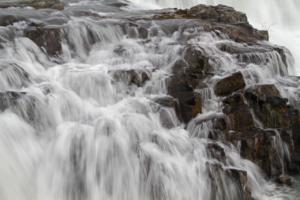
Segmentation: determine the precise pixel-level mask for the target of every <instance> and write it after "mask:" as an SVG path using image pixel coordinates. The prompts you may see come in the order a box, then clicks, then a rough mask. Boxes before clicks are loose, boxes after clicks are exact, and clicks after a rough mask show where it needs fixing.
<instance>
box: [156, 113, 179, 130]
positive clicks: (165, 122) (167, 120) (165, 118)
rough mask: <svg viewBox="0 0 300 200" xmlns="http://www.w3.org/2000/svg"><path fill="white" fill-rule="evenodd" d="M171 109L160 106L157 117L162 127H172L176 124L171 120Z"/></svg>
mask: <svg viewBox="0 0 300 200" xmlns="http://www.w3.org/2000/svg"><path fill="white" fill-rule="evenodd" d="M171 112H172V110H171V109H168V108H161V109H160V110H159V117H160V121H161V124H162V126H163V127H165V128H167V129H171V128H174V127H175V126H176V122H175V121H174V120H173V116H172V113H171Z"/></svg>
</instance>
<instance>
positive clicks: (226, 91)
mask: <svg viewBox="0 0 300 200" xmlns="http://www.w3.org/2000/svg"><path fill="white" fill-rule="evenodd" d="M245 86H246V83H245V80H244V77H243V74H242V73H241V72H237V73H234V74H232V75H230V76H228V77H226V78H223V79H222V80H220V81H218V82H217V83H216V85H215V87H214V91H215V94H216V95H217V96H228V95H230V94H232V93H233V92H236V91H238V90H241V89H243V88H245Z"/></svg>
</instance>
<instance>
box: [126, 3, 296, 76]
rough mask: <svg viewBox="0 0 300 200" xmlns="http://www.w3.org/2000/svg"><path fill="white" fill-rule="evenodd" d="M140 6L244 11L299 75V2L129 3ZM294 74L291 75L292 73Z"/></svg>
mask: <svg viewBox="0 0 300 200" xmlns="http://www.w3.org/2000/svg"><path fill="white" fill-rule="evenodd" d="M131 2H134V3H135V4H137V5H140V6H150V7H152V8H159V7H171V8H173V7H177V8H189V7H191V6H194V5H196V4H199V3H201V4H209V5H217V4H223V5H228V6H232V7H234V8H235V9H237V10H240V11H242V12H245V13H246V14H247V16H248V19H249V21H250V23H251V24H252V25H254V26H255V27H257V28H259V29H264V30H268V31H269V34H270V41H271V42H273V43H275V44H278V45H282V46H285V47H287V48H288V49H289V50H290V51H291V52H292V54H293V56H294V58H295V71H296V74H297V75H300V21H299V19H300V12H299V10H300V2H299V1H298V0H131ZM292 75H295V74H292Z"/></svg>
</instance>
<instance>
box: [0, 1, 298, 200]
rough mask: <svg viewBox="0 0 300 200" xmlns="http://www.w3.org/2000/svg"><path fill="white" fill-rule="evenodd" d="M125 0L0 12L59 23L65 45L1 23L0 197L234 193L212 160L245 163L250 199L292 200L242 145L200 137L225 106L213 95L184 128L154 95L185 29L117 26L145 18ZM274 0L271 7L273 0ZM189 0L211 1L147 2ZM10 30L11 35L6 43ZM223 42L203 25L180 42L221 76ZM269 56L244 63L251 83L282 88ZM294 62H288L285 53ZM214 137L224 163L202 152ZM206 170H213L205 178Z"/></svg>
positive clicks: (119, 199)
mask: <svg viewBox="0 0 300 200" xmlns="http://www.w3.org/2000/svg"><path fill="white" fill-rule="evenodd" d="M273 1H274V0H273ZM132 2H134V4H133V5H130V6H129V7H127V8H126V9H124V10H120V9H118V8H115V7H111V6H109V5H107V4H105V6H103V4H102V3H101V2H98V1H81V2H78V1H73V2H69V5H68V9H67V10H66V11H57V12H53V13H49V12H48V11H37V10H32V9H31V8H22V9H21V8H9V9H8V10H6V11H4V10H3V13H4V12H8V13H11V12H13V13H16V14H18V15H21V16H27V17H28V16H30V18H32V19H33V21H35V23H37V24H38V23H45V24H47V25H48V26H50V27H51V28H53V27H55V28H57V27H58V28H60V29H62V30H63V31H62V32H63V34H62V35H61V38H62V40H61V41H62V43H63V48H62V56H61V57H59V58H52V57H51V56H49V55H47V54H46V53H45V51H42V50H41V49H40V48H38V46H37V45H36V44H35V43H34V42H33V41H31V40H30V39H29V38H27V37H24V30H25V29H26V28H28V27H30V24H27V23H26V22H18V23H15V24H14V25H12V26H9V27H0V41H1V48H0V69H1V70H0V89H1V92H0V97H1V98H2V99H5V101H3V102H1V105H0V108H1V110H2V112H1V113H0V160H1V164H0V199H1V200H208V199H212V200H240V199H242V198H243V194H242V190H243V189H244V188H242V186H241V185H239V184H238V183H237V182H236V181H235V180H234V179H232V178H231V177H229V176H227V175H226V173H225V172H224V171H222V170H219V169H218V165H221V166H222V167H224V168H225V169H226V170H228V171H230V172H231V171H232V172H235V170H242V171H245V172H246V173H247V177H248V184H249V187H251V189H252V195H253V197H254V198H255V199H259V200H285V199H289V200H295V199H297V198H298V197H299V196H298V197H297V196H296V195H297V194H296V191H294V190H293V189H291V188H289V187H284V186H281V187H279V186H278V185H276V184H275V183H273V182H272V181H269V180H267V179H266V178H265V177H264V175H263V173H262V172H261V170H260V169H259V168H258V167H257V166H256V165H255V164H254V163H252V162H250V161H249V160H245V159H243V158H242V157H241V156H240V154H239V149H237V148H235V147H234V146H233V145H230V144H224V143H222V142H219V141H217V142H216V141H212V140H210V139H208V131H209V129H210V128H211V123H210V119H211V118H212V117H214V116H220V111H221V108H220V107H219V99H218V98H217V97H216V96H215V95H214V94H213V93H212V91H210V90H209V89H208V90H205V91H199V93H202V94H203V101H204V102H205V104H204V114H202V115H199V116H198V117H196V118H195V119H194V120H192V121H191V122H190V124H189V125H188V126H187V128H186V127H185V126H184V124H182V123H181V122H180V121H179V119H178V118H177V116H176V113H175V110H174V109H173V108H170V107H166V106H161V105H160V104H159V103H157V99H163V98H166V95H167V88H166V80H167V78H168V77H169V76H170V75H171V66H172V65H173V64H174V61H175V60H177V59H178V58H180V51H181V50H182V48H183V46H182V45H181V43H180V40H181V38H180V37H181V36H182V37H184V36H187V35H188V34H190V32H189V31H190V30H187V31H186V32H183V33H179V31H176V32H175V33H174V34H171V35H168V34H166V33H164V30H162V29H161V28H160V25H159V24H156V23H152V22H149V23H148V24H147V26H148V30H149V34H150V35H151V36H152V37H149V38H147V40H146V39H145V40H142V39H140V38H139V37H137V36H136V35H138V33H137V30H136V29H134V28H132V27H125V28H124V24H125V26H126V25H128V24H130V23H125V18H126V17H128V16H137V15H142V14H143V12H140V11H139V9H138V8H141V7H143V6H144V5H142V4H143V3H144V2H142V1H136V0H132ZM222 2H223V3H226V2H225V1H222ZM235 2H237V1H230V2H228V3H229V4H233V5H236V7H237V8H238V9H242V10H244V11H246V12H248V13H249V14H250V17H251V20H255V21H258V23H260V21H259V19H260V18H261V16H258V15H257V16H256V14H254V13H251V9H250V7H248V2H250V1H247V3H246V1H243V2H244V4H246V5H244V4H242V3H235ZM239 2H240V1H239ZM252 2H253V4H251V5H254V4H255V2H256V1H251V3H252ZM259 2H261V1H259ZM265 2H266V5H267V1H265ZM276 2H277V3H278V4H275V5H277V6H279V5H280V4H279V2H280V1H276ZM288 2H292V1H288ZM152 3H153V4H156V2H152ZM195 3H207V2H203V1H191V2H186V1H184V3H183V1H179V0H178V1H175V0H174V1H171V0H166V1H159V2H158V4H159V5H158V4H156V5H153V4H152V5H150V4H151V2H150V3H149V5H147V6H154V7H155V8H157V7H160V6H162V7H187V6H191V5H193V4H195ZM208 3H215V2H208ZM218 3H219V2H218ZM251 5H249V6H251ZM256 6H259V4H256ZM285 6H288V4H286V3H285ZM290 6H291V5H290ZM298 6H299V5H298ZM154 7H152V8H154ZM264 9H265V8H264V7H263V6H259V9H258V11H259V14H263V13H264V14H265V12H263V11H265V10H264ZM287 9H288V8H287ZM78 10H86V11H91V10H92V11H93V12H94V13H95V14H99V15H101V16H110V17H111V18H108V19H106V18H103V19H101V20H100V21H96V20H94V19H93V18H92V17H80V16H79V15H75V14H74V13H76V12H77V11H78ZM256 10H257V9H256ZM278 12H279V13H280V11H278ZM3 13H1V14H3ZM141 13H142V14H141ZM289 14H290V16H287V17H291V18H292V19H294V14H293V12H289ZM295 14H297V13H295ZM275 16H276V17H278V20H279V18H280V20H282V21H280V22H281V23H280V25H279V26H280V27H281V26H283V25H286V21H284V20H287V19H282V17H283V16H284V15H283V14H282V15H275ZM114 17H115V19H114ZM122 17H124V19H120V18H122ZM256 17H257V18H256ZM263 18H265V16H263ZM272 19H273V18H271V19H268V18H266V20H270V21H267V23H268V24H271V23H272ZM142 23H147V22H142ZM282 24H283V25H282ZM291 26H292V24H291ZM274 33H275V34H274V35H273V36H272V37H273V38H275V39H274V41H278V42H279V40H280V39H281V37H278V38H277V36H278V35H276V32H274ZM180 34H182V35H180ZM197 34H198V33H197ZM278 34H280V33H278ZM129 35H130V36H129ZM12 36H14V37H15V38H14V39H13V40H10V37H12ZM292 37H294V35H293V36H292ZM292 37H291V38H290V39H292ZM277 39H278V40H277ZM223 40H224V38H220V37H218V36H216V35H213V34H200V33H199V35H198V36H197V38H196V39H191V40H188V43H190V44H195V43H197V44H200V45H202V46H203V47H205V48H207V49H208V50H209V53H210V54H211V55H215V56H216V57H217V58H216V60H217V61H216V63H215V64H216V66H217V65H218V66H220V67H222V69H224V74H226V73H229V72H231V71H234V70H236V69H239V66H238V63H237V61H236V60H235V59H234V58H233V57H231V56H230V55H227V54H225V53H222V52H220V51H219V50H218V49H217V45H218V43H219V42H220V41H223ZM53 42H54V41H53ZM228 42H230V41H228ZM282 42H283V43H284V44H288V43H286V42H287V41H286V40H283V41H282ZM290 42H291V44H292V45H295V43H294V42H293V41H290ZM291 50H293V49H291ZM295 55H296V54H295ZM256 56H257V57H259V59H260V60H263V59H266V58H262V57H261V55H256ZM288 56H289V55H288V54H287V57H288ZM267 59H271V60H272V61H271V64H266V67H261V66H259V65H255V64H253V65H254V67H252V68H251V69H250V68H246V69H245V70H244V71H243V73H244V74H245V77H248V79H247V84H248V85H251V84H252V83H253V82H258V83H265V82H268V83H276V84H278V85H279V87H280V82H279V80H280V81H281V82H284V80H282V79H281V78H282V77H281V74H284V75H287V74H288V72H287V71H285V70H283V69H281V68H280V67H281V66H283V65H284V64H283V61H282V60H281V59H280V58H279V56H278V53H276V52H271V53H270V55H269V57H268V58H267ZM290 61H291V62H289V63H287V64H288V67H289V68H290V69H291V68H292V67H293V66H292V58H290ZM262 65H264V64H262ZM228 66H231V67H228ZM282 70H283V71H282ZM132 71H134V72H136V73H137V77H138V78H136V79H137V80H136V79H135V80H134V81H135V84H131V82H132V77H130V76H131V74H130V73H129V74H128V72H132ZM144 77H147V78H146V79H147V81H145V80H144V79H145V78H144ZM253 77H256V78H253ZM138 86H140V87H138ZM210 86H211V85H210ZM285 95H286V96H287V97H289V98H290V99H291V101H292V100H293V99H295V98H297V96H294V95H295V94H294V93H293V91H286V94H285ZM163 121H168V124H167V125H165V124H163ZM199 122H201V125H199ZM202 122H204V123H202ZM213 144H217V145H219V146H221V147H222V148H223V149H224V152H225V155H224V162H222V163H221V162H219V161H218V160H217V159H215V158H214V157H213V156H212V155H211V154H210V152H209V151H208V147H209V146H210V145H213ZM274 145H277V147H278V148H280V152H281V153H280V156H281V159H284V158H285V157H288V156H289V155H288V151H285V150H284V145H285V144H284V142H282V141H281V140H280V139H278V138H277V137H275V138H274ZM212 176H213V177H217V178H216V179H215V180H212V178H211V177H212Z"/></svg>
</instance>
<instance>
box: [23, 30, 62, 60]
mask: <svg viewBox="0 0 300 200" xmlns="http://www.w3.org/2000/svg"><path fill="white" fill-rule="evenodd" d="M62 34H63V32H62V30H61V28H49V27H42V26H39V27H30V28H28V29H26V30H25V31H24V35H25V37H28V38H29V39H31V40H32V41H33V42H34V43H35V44H36V45H37V46H39V47H40V48H42V49H43V50H45V52H46V53H47V54H48V55H49V56H54V57H57V56H59V55H61V53H62Z"/></svg>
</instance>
